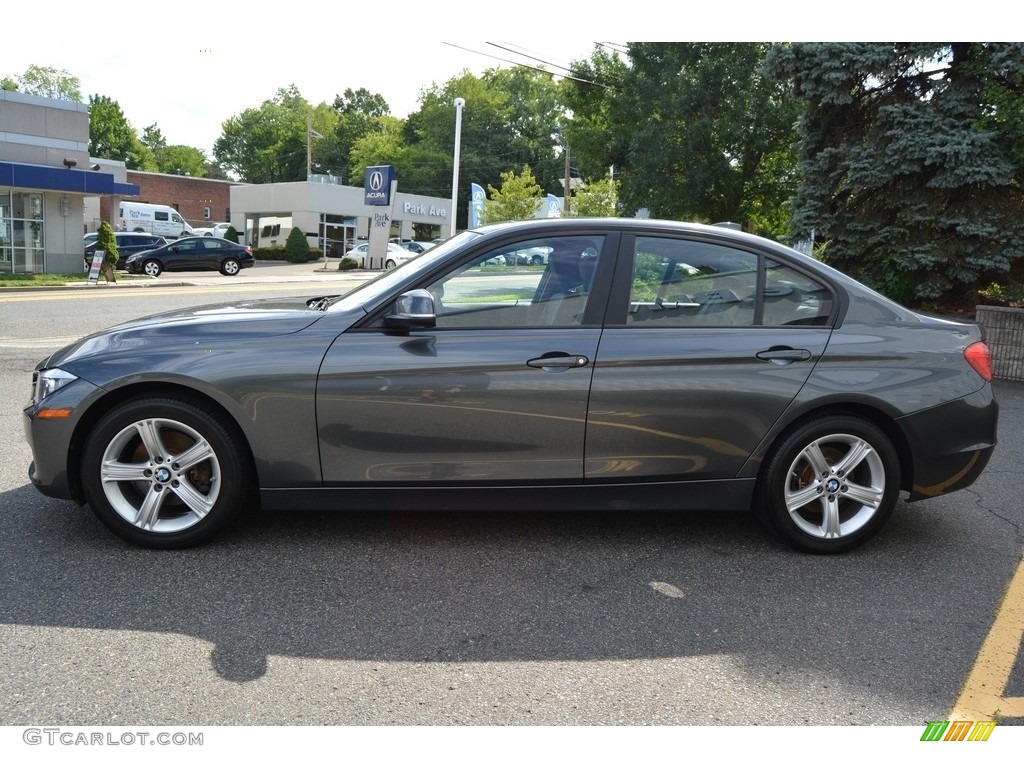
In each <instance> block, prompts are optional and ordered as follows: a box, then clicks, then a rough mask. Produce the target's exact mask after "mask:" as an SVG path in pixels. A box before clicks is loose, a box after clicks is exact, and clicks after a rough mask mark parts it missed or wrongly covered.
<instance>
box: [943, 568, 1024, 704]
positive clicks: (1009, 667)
mask: <svg viewBox="0 0 1024 768" xmlns="http://www.w3.org/2000/svg"><path fill="white" fill-rule="evenodd" d="M1022 640H1024V560H1022V561H1021V562H1020V564H1018V566H1017V570H1016V572H1015V573H1014V575H1013V578H1011V579H1010V583H1009V584H1008V585H1007V587H1006V593H1005V594H1004V595H1003V599H1002V601H1001V602H1000V604H999V608H998V610H997V611H996V617H995V621H993V622H992V628H991V629H990V630H989V632H988V637H986V638H985V642H984V643H982V645H981V650H980V651H979V652H978V658H977V659H976V660H975V662H974V667H973V668H972V669H971V671H970V674H968V675H967V680H966V682H965V683H964V687H963V690H962V691H961V692H960V698H959V699H957V702H956V704H954V705H953V709H952V711H951V712H950V714H949V719H950V720H994V719H996V718H998V717H1004V718H1007V717H1024V696H1007V695H1006V687H1007V685H1008V684H1009V682H1010V675H1012V674H1013V668H1014V666H1015V665H1016V663H1017V656H1018V654H1019V653H1020V652H1021V641H1022Z"/></svg>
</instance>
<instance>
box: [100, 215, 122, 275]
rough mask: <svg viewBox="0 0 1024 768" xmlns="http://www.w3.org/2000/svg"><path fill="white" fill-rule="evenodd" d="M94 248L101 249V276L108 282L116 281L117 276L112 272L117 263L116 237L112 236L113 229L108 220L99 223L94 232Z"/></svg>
mask: <svg viewBox="0 0 1024 768" xmlns="http://www.w3.org/2000/svg"><path fill="white" fill-rule="evenodd" d="M96 250H97V251H103V266H102V267H101V268H100V271H101V273H102V274H103V278H104V279H105V280H106V281H107V282H108V283H116V282H117V276H116V275H115V274H114V267H115V266H116V265H117V259H118V256H119V254H118V252H117V238H116V237H114V230H113V229H112V228H111V226H110V222H107V221H104V222H102V223H100V228H99V230H97V233H96Z"/></svg>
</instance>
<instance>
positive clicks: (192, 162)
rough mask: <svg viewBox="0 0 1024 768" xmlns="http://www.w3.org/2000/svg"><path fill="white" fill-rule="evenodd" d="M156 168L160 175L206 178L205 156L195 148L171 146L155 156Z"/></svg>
mask: <svg viewBox="0 0 1024 768" xmlns="http://www.w3.org/2000/svg"><path fill="white" fill-rule="evenodd" d="M156 167H157V170H158V171H159V172H160V173H170V174H174V175H176V176H194V177H196V178H202V177H204V176H206V155H205V154H203V152H202V150H199V149H196V148H195V147H189V146H186V145H184V144H172V145H171V146H169V147H165V148H164V149H162V150H160V152H159V153H157V154H156Z"/></svg>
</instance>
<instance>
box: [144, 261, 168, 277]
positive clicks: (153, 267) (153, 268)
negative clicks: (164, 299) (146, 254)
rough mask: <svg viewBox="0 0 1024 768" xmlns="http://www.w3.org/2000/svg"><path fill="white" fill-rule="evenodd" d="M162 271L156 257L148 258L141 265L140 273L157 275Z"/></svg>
mask: <svg viewBox="0 0 1024 768" xmlns="http://www.w3.org/2000/svg"><path fill="white" fill-rule="evenodd" d="M163 271H164V268H163V265H162V264H161V263H160V262H159V261H157V260H156V259H150V260H149V261H147V262H146V263H145V264H143V265H142V274H144V275H149V276H150V277H159V276H160V273H161V272H163Z"/></svg>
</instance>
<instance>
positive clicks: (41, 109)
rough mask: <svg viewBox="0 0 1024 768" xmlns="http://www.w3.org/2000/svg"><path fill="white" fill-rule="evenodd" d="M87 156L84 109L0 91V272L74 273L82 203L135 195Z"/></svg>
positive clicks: (118, 175)
mask: <svg viewBox="0 0 1024 768" xmlns="http://www.w3.org/2000/svg"><path fill="white" fill-rule="evenodd" d="M138 192H139V188H138V187H137V186H136V185H134V184H129V183H127V179H126V175H125V172H124V168H123V166H122V167H121V168H120V172H118V169H117V168H116V167H115V168H113V169H111V168H101V167H100V166H99V165H98V164H97V163H95V162H94V161H93V160H92V159H91V158H90V157H89V109H88V107H87V106H86V105H85V104H79V103H77V102H73V101H62V100H57V99H46V98H42V97H39V96H29V95H27V94H23V93H18V92H15V91H2V90H0V273H4V272H7V273H10V272H80V271H81V270H82V249H83V244H82V235H83V233H84V227H85V224H84V220H85V218H84V210H85V200H86V199H87V198H92V199H99V198H102V197H107V198H112V199H113V198H117V199H120V198H122V197H132V196H134V195H137V194H138Z"/></svg>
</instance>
